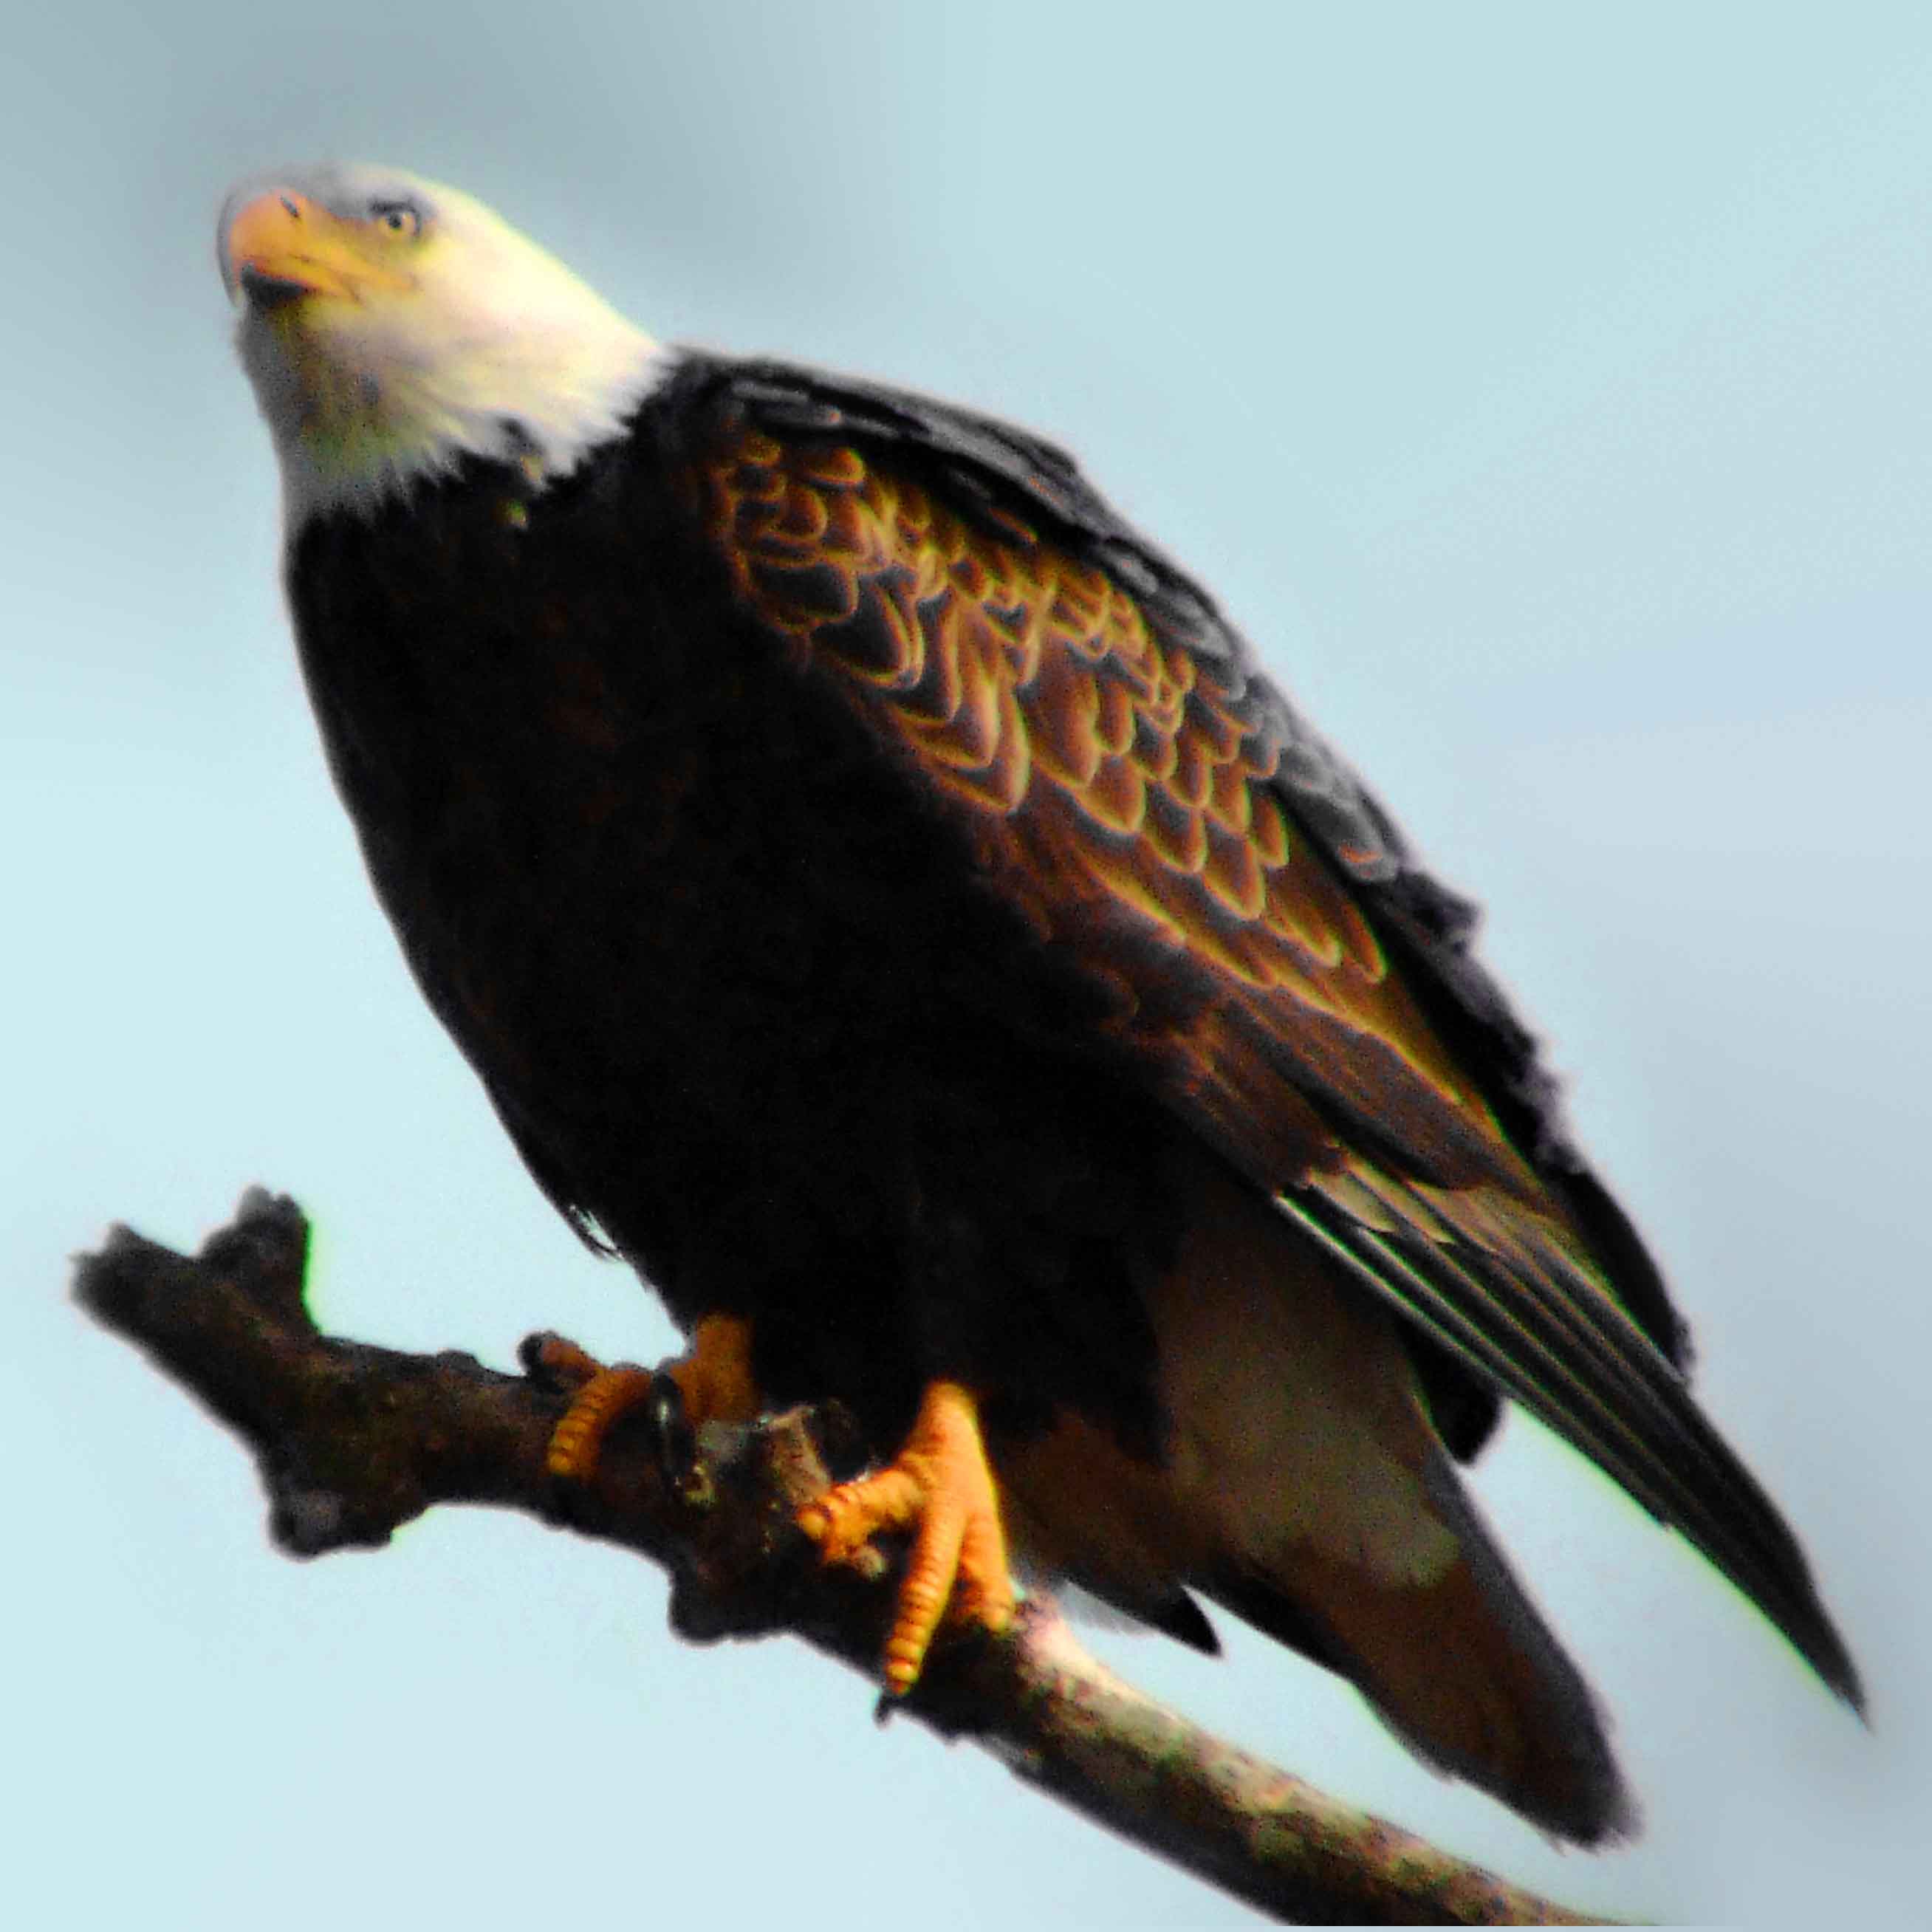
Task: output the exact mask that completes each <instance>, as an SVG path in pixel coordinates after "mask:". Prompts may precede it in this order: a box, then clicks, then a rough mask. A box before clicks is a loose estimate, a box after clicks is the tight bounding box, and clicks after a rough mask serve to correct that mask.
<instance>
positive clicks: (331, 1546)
mask: <svg viewBox="0 0 1932 1932" xmlns="http://www.w3.org/2000/svg"><path fill="white" fill-rule="evenodd" d="M307 1249H308V1222H307V1220H305V1217H304V1216H303V1215H302V1211H301V1210H300V1209H299V1208H297V1207H296V1205H295V1203H294V1202H292V1201H290V1200H288V1199H286V1198H284V1197H276V1196H269V1195H268V1194H266V1193H262V1192H260V1190H251V1192H250V1193H248V1194H247V1195H246V1196H244V1197H243V1199H242V1203H241V1206H240V1208H239V1211H238V1213H237V1215H236V1220H235V1221H234V1222H233V1224H232V1225H231V1226H229V1227H227V1228H225V1229H222V1230H221V1231H220V1232H219V1233H217V1234H216V1235H213V1236H211V1238H209V1240H208V1241H207V1243H206V1244H205V1245H204V1247H202V1250H201V1253H200V1254H199V1256H196V1257H194V1258H193V1259H190V1258H189V1257H187V1256H183V1255H178V1254H176V1253H173V1252H172V1250H169V1249H166V1248H164V1247H158V1246H157V1245H156V1244H154V1243H153V1242H151V1241H145V1240H144V1239H142V1238H141V1237H140V1236H139V1235H136V1234H133V1233H132V1232H130V1231H129V1230H127V1229H124V1228H117V1229H115V1231H114V1232H113V1234H112V1235H110V1238H109V1240H108V1242H107V1246H106V1247H105V1248H104V1250H102V1251H101V1253H99V1254H98V1255H92V1256H86V1257H84V1258H83V1259H82V1260H81V1261H80V1264H79V1265H78V1268H77V1272H76V1277H75V1294H76V1296H77V1299H78V1300H79V1301H80V1303H81V1304H82V1305H83V1307H85V1308H86V1310H88V1311H89V1313H90V1314H92V1316H94V1318H95V1319H96V1320H97V1321H98V1322H101V1323H102V1324H103V1325H104V1326H106V1327H107V1328H110V1329H111V1330H113V1331H114V1332H115V1334H119V1335H121V1336H123V1337H125V1338H126V1339H127V1340H129V1341H130V1342H132V1343H134V1344H135V1346H136V1347H138V1348H139V1349H142V1350H143V1351H144V1352H145V1353H146V1354H147V1355H148V1357H149V1358H151V1360H152V1361H154V1363H155V1364H156V1365H157V1367H160V1369H162V1370H163V1371H164V1372H165V1373H166V1374H168V1375H169V1376H171V1377H172V1378H173V1379H175V1381H177V1382H180V1383H181V1384H182V1385H184V1387H185V1388H188V1389H189V1390H190V1391H192V1392H193V1394H196V1396H197V1397H199V1398H200V1400H202V1402H204V1403H206V1404H207V1405H208V1407H209V1408H210V1409H212V1410H213V1411H214V1413H215V1414H216V1415H218V1416H219V1417H220V1418H221V1419H222V1421H224V1422H225V1423H226V1424H228V1426H229V1427H230V1428H231V1429H233V1430H234V1431H235V1432H236V1433H237V1434H238V1435H239V1436H242V1438H243V1439H245V1441H246V1442H248V1445H249V1447H250V1448H251V1450H252V1451H254V1455H255V1458H256V1460H257V1464H258V1465H259V1466H260V1469H261V1472H262V1478H263V1483H264V1484H265V1485H266V1488H267V1490H268V1493H269V1505H270V1518H269V1520H270V1526H271V1529H272V1533H273V1535H274V1536H275V1541H277V1542H278V1544H280V1545H281V1547H283V1548H284V1550H287V1551H288V1552H290V1553H291V1554H293V1555H296V1556H319V1555H321V1554H323V1553H325V1552H326V1551H329V1550H340V1549H345V1548H350V1547H371V1546H377V1545H380V1544H383V1543H385V1542H386V1541H388V1539H389V1537H390V1535H392V1533H393V1532H394V1531H395V1529H397V1528H398V1527H399V1526H401V1524H403V1523H407V1522H408V1521H410V1519H411V1518H413V1517H416V1516H419V1515H421V1514H422V1512H423V1511H425V1510H427V1509H428V1508H431V1507H432V1506H433V1505H435V1504H437V1503H455V1502H467V1503H490V1504H494V1505H499V1506H500V1507H503V1508H511V1509H519V1510H523V1511H527V1512H528V1513H529V1514H532V1515H533V1516H536V1517H540V1518H541V1519H542V1520H544V1521H545V1522H547V1523H568V1524H569V1525H570V1526H571V1527H573V1528H574V1529H577V1530H578V1531H579V1532H581V1533H582V1534H583V1535H588V1536H594V1537H598V1538H603V1539H604V1540H605V1541H610V1542H614V1543H619V1544H623V1545H625V1547H627V1548H629V1549H631V1550H636V1551H637V1552H639V1553H640V1554H642V1555H643V1556H649V1557H650V1558H652V1559H653V1560H654V1561H655V1562H659V1563H661V1564H663V1565H665V1566H666V1567H667V1568H668V1569H669V1571H670V1573H671V1577H672V1580H673V1589H672V1595H671V1622H672V1624H673V1627H674V1628H676V1630H677V1631H679V1634H681V1635H682V1636H684V1637H687V1638H690V1639H692V1640H697V1641H706V1640H715V1639H717V1638H719V1637H727V1636H730V1637H742V1636H750V1635H754V1634H761V1633H766V1632H771V1631H790V1632H791V1633H793V1634H795V1635H797V1636H800V1637H804V1638H805V1640H807V1641H808V1642H809V1643H812V1644H814V1645H815V1646H817V1647H818V1648H819V1649H821V1650H823V1651H826V1652H829V1654H830V1655H832V1656H834V1657H836V1658H838V1659H839V1660H840V1661H841V1662H843V1663H845V1664H849V1665H850V1666H851V1667H852V1668H853V1669H854V1670H858V1671H859V1672H861V1673H864V1674H865V1675H866V1676H868V1677H873V1676H876V1665H877V1658H878V1655H879V1651H880V1646H881V1644H882V1643H883V1638H884V1635H885V1633H886V1629H887V1628H888V1626H889V1622H890V1612H891V1607H892V1577H891V1574H890V1566H889V1565H888V1564H886V1562H884V1561H883V1559H881V1560H880V1562H878V1563H877V1565H875V1566H874V1568H872V1569H871V1571H870V1572H869V1573H866V1574H861V1573H860V1572H859V1571H854V1570H851V1569H844V1568H827V1567H826V1566H825V1565H822V1564H821V1563H820V1562H819V1561H818V1560H817V1553H816V1551H815V1550H814V1547H813V1546H812V1545H811V1544H810V1543H809V1542H808V1541H807V1540H806V1538H805V1537H804V1535H802V1533H801V1532H799V1530H798V1529H797V1528H796V1525H795V1523H794V1521H793V1518H794V1516H795V1514H796V1510H797V1508H798V1507H799V1505H800V1504H801V1503H802V1502H805V1501H806V1500H807V1499H809V1498H810V1497H811V1496H814V1495H815V1494H816V1493H817V1492H818V1491H819V1490H821V1489H822V1488H823V1487H824V1485H825V1484H826V1481H827V1480H828V1476H827V1468H828V1465H829V1466H831V1467H832V1468H834V1469H840V1470H841V1471H842V1469H843V1468H844V1466H845V1465H846V1464H847V1463H848V1462H849V1460H850V1453H851V1443H852V1438H851V1432H850V1429H849V1427H847V1426H846V1425H845V1424H844V1423H843V1421H842V1419H841V1418H840V1417H839V1415H838V1413H837V1412H836V1411H835V1410H811V1411H807V1410H796V1411H793V1412H791V1413H790V1414H787V1415H781V1416H778V1417H775V1418H772V1419H771V1420H769V1421H766V1422H763V1423H761V1424H759V1425H758V1426H757V1427H754V1428H750V1429H721V1428H717V1427H709V1428H707V1429H706V1430H705V1431H704V1432H703V1436H702V1438H701V1439H700V1445H699V1449H700V1454H699V1459H698V1463H697V1470H696V1472H695V1475H690V1474H688V1473H686V1474H685V1475H683V1476H682V1477H679V1478H676V1479H675V1480H673V1478H670V1477H667V1474H666V1472H664V1470H663V1469H661V1468H660V1466H659V1463H658V1457H657V1455H656V1454H655V1448H654V1445H653V1442H652V1439H650V1438H649V1434H648V1432H646V1431H645V1430H632V1431H628V1432H627V1431H626V1430H625V1429H624V1427H622V1425H621V1424H620V1425H619V1428H618V1430H616V1432H615V1433H613V1436H612V1437H611V1439H610V1442H609V1443H608V1445H607V1448H606V1450H605V1452H604V1455H603V1457H602V1458H601V1461H600V1463H599V1466H598V1472H597V1475H596V1478H595V1481H593V1482H592V1483H591V1484H589V1485H588V1486H586V1487H583V1488H582V1489H577V1488H575V1487H573V1488H572V1489H571V1490H570V1491H569V1492H568V1493H562V1492H560V1491H559V1490H558V1489H557V1488H556V1486H555V1485H554V1484H553V1482H552V1481H551V1479H550V1477H549V1476H548V1475H547V1473H546V1472H545V1469H544V1449H545V1447H546V1445H547V1442H548V1440H549V1436H550V1430H551V1428H552V1427H553V1425H554V1424H555V1423H556V1420H557V1418H558V1417H559V1415H561V1414H562V1412H563V1409H564V1407H565V1401H566V1394H565V1391H564V1390H562V1388H559V1387H558V1386H556V1385H554V1384H553V1382H550V1380H548V1379H546V1378H545V1377H544V1376H543V1375H542V1374H541V1373H540V1372H534V1371H533V1372H532V1373H531V1374H529V1375H527V1376H506V1375H502V1374H499V1373H496V1372H494V1371H493V1370H489V1369H486V1368H484V1367H482V1365H481V1364H479V1363H478V1362H477V1361H475V1358H473V1357H472V1356H469V1355H462V1354H458V1353H455V1352H449V1353H446V1354H443V1355H433V1356H425V1355H401V1354H398V1353H397V1352H394V1351H392V1350H390V1349H379V1348H374V1347H371V1346H368V1345H367V1344H365V1343H358V1342H346V1341H341V1340H337V1339H335V1338H334V1337H329V1336H325V1335H323V1334H321V1333H320V1331H318V1330H317V1328H316V1326H315V1324H314V1322H313V1321H312V1320H311V1318H310V1316H309V1313H308V1308H307V1307H306V1306H305V1303H304V1301H303V1295H302V1278H303V1267H304V1262H305V1257H306V1253H307ZM902 1708H904V1709H905V1710H906V1712H907V1714H908V1715H910V1716H912V1717H914V1718H919V1720H921V1721H923V1722H925V1723H926V1724H930V1725H932V1727H934V1728H935V1730H939V1731H941V1733H944V1735H946V1736H949V1737H964V1738H968V1739H971V1740H972V1741H973V1742H975V1743H977V1744H978V1745H980V1746H981V1747H982V1748H984V1749H986V1750H987V1751H991V1752H992V1753H993V1754H994V1755H995V1757H998V1758H999V1759H1000V1760H1001V1762H1002V1763H1004V1764H1005V1765H1006V1766H1007V1768H1008V1769H1010V1770H1011V1771H1012V1772H1013V1773H1014V1775H1016V1777H1018V1778H1021V1779H1022V1781H1025V1782H1026V1783H1028V1784H1032V1785H1034V1786H1037V1787H1039V1788H1040V1789H1041V1790H1045V1791H1048V1792H1050V1793H1052V1794H1053V1796H1055V1797H1057V1798H1058V1799H1061V1800H1062V1801H1064V1802H1065V1803H1067V1804H1069V1805H1072V1806H1073V1807H1074V1808H1076V1810H1079V1811H1082V1812H1085V1814H1087V1816H1088V1817H1090V1818H1092V1819H1094V1820H1097V1822H1098V1823H1101V1824H1103V1825H1105V1826H1108V1827H1109V1829H1112V1830H1113V1831H1115V1832H1119V1833H1120V1834H1121V1835H1122V1836H1124V1837H1125V1838H1129V1839H1131V1840H1133V1841H1134V1842H1135V1843H1138V1844H1140V1845H1142V1846H1146V1847H1147V1848H1148V1849H1151V1850H1153V1851H1155V1852H1159V1853H1160V1854H1161V1855H1163V1857H1166V1858H1171V1859H1172V1860H1173V1861H1175V1863H1177V1864H1181V1865H1183V1866H1184V1867H1187V1869H1188V1870H1190V1871H1193V1872H1194V1873H1197V1874H1198V1875H1199V1876H1201V1877H1202V1878H1204V1879H1207V1880H1208V1881H1209V1882H1211V1883H1212V1884H1214V1885H1219V1886H1220V1887H1222V1888H1223V1889H1224V1890H1226V1891H1228V1892H1229V1893H1231V1894H1233V1895H1234V1896H1235V1897H1238V1898H1241V1899H1245V1900H1247V1901H1248V1902H1249V1903H1250V1904H1253V1905H1254V1906H1258V1907H1259V1909H1261V1910H1262V1911H1264V1912H1268V1913H1271V1914H1272V1915H1274V1916H1276V1917H1278V1918H1293V1919H1299V1920H1303V1921H1314V1922H1331V1921H1348V1922H1353V1923H1359V1924H1583V1923H1587V1922H1589V1921H1586V1920H1583V1919H1582V1918H1579V1917H1578V1916H1577V1915H1576V1914H1574V1913H1572V1912H1566V1911H1565V1910H1564V1909H1562V1907H1560V1906H1556V1905H1554V1904H1553V1903H1550V1901H1549V1900H1547V1899H1542V1898H1538V1897H1533V1896H1532V1895H1531V1894H1528V1893H1526V1892H1524V1891H1520V1890H1519V1889H1517V1888H1516V1887H1514V1886H1513V1885H1508V1884H1507V1883H1505V1882H1504V1881H1503V1880H1502V1879H1499V1878H1496V1876H1493V1875H1492V1874H1491V1873H1487V1872H1485V1871H1483V1870H1479V1869H1478V1868H1477V1867H1474V1866H1472V1865H1470V1864H1466V1863H1464V1862H1463V1861H1461V1860H1460V1859H1457V1858H1453V1857H1451V1856H1450V1855H1448V1853H1446V1852H1441V1851H1439V1850H1437V1849H1436V1848H1434V1847H1433V1846H1430V1845H1428V1844H1427V1843H1424V1842H1423V1841H1421V1840H1420V1839H1418V1838H1415V1837H1413V1836H1412V1835H1409V1833H1407V1832H1402V1831H1400V1830H1398V1829H1397V1828H1396V1827H1394V1826H1391V1825H1388V1824H1385V1823H1383V1822H1382V1821H1381V1820H1379V1819H1376V1818H1373V1817H1370V1816H1368V1815H1367V1814H1364V1813H1362V1812H1359V1811H1352V1810H1350V1809H1349V1808H1346V1807H1345V1806H1343V1805H1338V1804H1337V1803H1336V1802H1334V1800H1333V1799H1329V1798H1327V1797H1325V1796H1323V1795H1322V1793H1319V1792H1318V1791H1316V1790H1313V1788H1311V1787H1310V1786H1308V1785H1307V1784H1304V1783H1303V1782H1302V1781H1301V1780H1300V1779H1298V1778H1292V1777H1290V1776H1289V1775H1287V1774H1286V1772H1281V1771H1279V1770H1277V1769H1274V1767H1273V1766H1270V1765H1268V1764H1265V1763H1262V1761H1261V1760H1259V1759H1256V1758H1254V1757H1250V1756H1248V1755H1247V1754H1246V1753H1244V1752H1241V1751H1236V1750H1235V1749H1234V1748H1232V1746H1230V1745H1226V1744H1225V1743H1223V1742H1221V1741H1220V1740H1219V1739H1216V1738H1214V1737H1211V1736H1208V1734H1207V1733H1205V1732H1203V1731H1202V1730H1199V1728H1198V1727H1196V1726H1194V1725H1193V1724H1189V1723H1188V1722H1187V1721H1186V1720H1185V1719H1184V1718H1181V1717H1179V1716H1178V1715H1176V1714H1175V1713H1174V1712H1171V1711H1169V1710H1166V1709H1163V1707H1162V1706H1160V1705H1158V1704H1156V1703H1154V1702H1153V1701H1152V1700H1151V1699H1148V1698H1147V1697H1143V1696H1142V1694H1140V1693H1139V1692H1138V1691H1136V1690H1134V1689H1133V1688H1132V1687H1131V1686H1130V1685H1127V1684H1126V1683H1125V1682H1123V1681H1122V1680H1121V1679H1119V1678H1118V1677H1117V1676H1115V1675H1114V1673H1112V1672H1111V1671H1109V1670H1106V1668H1105V1667H1103V1666H1102V1665H1101V1664H1098V1663H1097V1662H1096V1661H1094V1659H1093V1658H1091V1657H1089V1656H1088V1655H1087V1654H1086V1652H1085V1651H1084V1650H1083V1649H1082V1648H1081V1646H1079V1643H1078V1642H1077V1641H1076V1640H1075V1638H1074V1637H1073V1633H1072V1632H1071V1631H1070V1630H1069V1628H1067V1625H1066V1623H1065V1622H1064V1621H1063V1620H1062V1619H1061V1617H1060V1616H1059V1615H1058V1613H1056V1612H1055V1610H1054V1609H1053V1608H1052V1606H1051V1605H1050V1604H1047V1603H1045V1602H1043V1601H1033V1602H1031V1603H1029V1604H1027V1605H1026V1606H1025V1607H1024V1610H1023V1611H1022V1616H1021V1617H1020V1619H1019V1621H1018V1622H1017V1624H1016V1626H1015V1628H1014V1630H1013V1632H1012V1633H1011V1634H1010V1635H1009V1636H1008V1637H1004V1638H1002V1639H1001V1640H998V1641H994V1640H987V1639H980V1640H974V1641H970V1642H960V1643H955V1644H953V1645H951V1646H949V1647H947V1648H946V1649H943V1650H941V1652H938V1654H936V1655H935V1657H934V1658H933V1659H932V1661H931V1662H930V1663H929V1666H928V1668H927V1672H926V1676H925V1678H924V1679H922V1682H920V1684H919V1687H918V1688H917V1690H916V1692H915V1693H914V1694H913V1697H911V1698H910V1700H907V1703H906V1704H905V1705H904V1706H903V1707H902Z"/></svg>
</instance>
